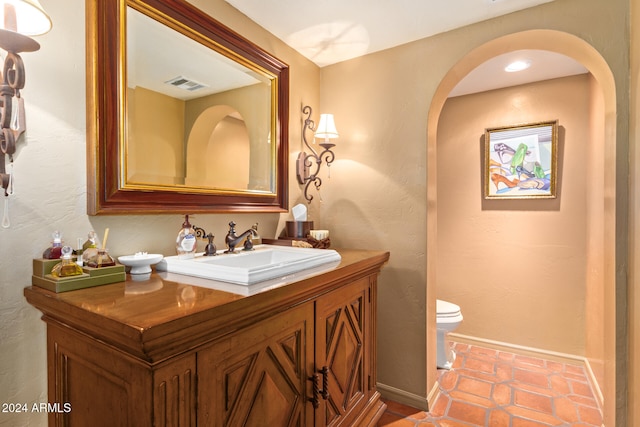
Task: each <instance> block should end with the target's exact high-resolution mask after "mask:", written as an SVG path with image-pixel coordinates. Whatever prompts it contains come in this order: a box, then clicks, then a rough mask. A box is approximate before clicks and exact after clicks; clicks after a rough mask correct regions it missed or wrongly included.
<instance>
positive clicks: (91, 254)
mask: <svg viewBox="0 0 640 427" xmlns="http://www.w3.org/2000/svg"><path fill="white" fill-rule="evenodd" d="M97 240H98V236H97V235H96V232H95V231H93V230H91V231H90V232H89V234H88V236H87V241H86V242H84V243H83V244H82V260H83V261H84V263H85V264H87V265H89V264H88V261H89V260H95V259H96V258H97V256H98V244H97V243H96V242H97Z"/></svg>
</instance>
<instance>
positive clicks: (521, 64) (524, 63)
mask: <svg viewBox="0 0 640 427" xmlns="http://www.w3.org/2000/svg"><path fill="white" fill-rule="evenodd" d="M529 67H531V61H529V60H518V61H513V62H511V63H510V64H509V65H507V66H506V67H504V70H505V71H506V72H507V73H515V72H518V71H523V70H526V69H527V68H529Z"/></svg>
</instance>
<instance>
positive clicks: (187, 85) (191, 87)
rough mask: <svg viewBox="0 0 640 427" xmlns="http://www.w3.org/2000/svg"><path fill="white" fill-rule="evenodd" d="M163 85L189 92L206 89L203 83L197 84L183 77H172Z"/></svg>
mask: <svg viewBox="0 0 640 427" xmlns="http://www.w3.org/2000/svg"><path fill="white" fill-rule="evenodd" d="M165 83H166V84H169V85H171V86H175V87H179V88H180V89H184V90H188V91H190V92H193V91H196V90H198V89H202V88H204V87H208V86H207V85H206V84H204V83H199V82H197V81H195V80H192V79H189V78H187V77H184V76H178V77H174V78H172V79H171V80H167V81H166V82H165Z"/></svg>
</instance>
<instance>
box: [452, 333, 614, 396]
mask: <svg viewBox="0 0 640 427" xmlns="http://www.w3.org/2000/svg"><path fill="white" fill-rule="evenodd" d="M449 339H450V340H452V341H455V342H459V343H463V344H471V345H478V346H480V347H485V348H493V349H496V350H502V351H507V352H510V353H516V354H520V355H523V356H532V357H539V358H543V359H547V360H554V361H556V362H562V363H568V364H573V365H582V366H584V368H585V371H586V373H587V376H588V377H589V381H590V382H591V385H592V388H593V395H594V397H595V398H596V400H597V401H598V404H599V405H600V407H601V408H602V405H603V401H604V398H603V395H602V390H601V389H600V384H598V381H597V379H596V377H595V375H594V373H593V370H592V369H591V364H590V363H589V359H587V358H586V357H584V356H576V355H575V354H568V353H560V352H557V351H551V350H543V349H540V348H535V347H527V346H523V345H518V344H510V343H506V342H502V341H494V340H489V339H486V338H478V337H473V336H470V335H462V334H458V333H455V332H450V333H449Z"/></svg>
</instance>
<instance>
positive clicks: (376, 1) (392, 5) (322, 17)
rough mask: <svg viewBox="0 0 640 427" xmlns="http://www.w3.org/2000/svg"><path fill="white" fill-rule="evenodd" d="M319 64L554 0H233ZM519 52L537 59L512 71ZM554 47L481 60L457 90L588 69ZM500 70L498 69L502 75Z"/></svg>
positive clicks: (230, 0)
mask: <svg viewBox="0 0 640 427" xmlns="http://www.w3.org/2000/svg"><path fill="white" fill-rule="evenodd" d="M226 1H227V3H229V4H231V5H232V6H233V7H235V8H236V9H238V10H239V11H240V12H242V13H244V14H245V15H247V16H248V17H249V18H250V19H251V20H253V21H255V22H256V23H258V24H259V25H260V26H262V27H264V28H265V29H267V30H268V31H269V32H271V33H272V34H274V35H275V36H276V37H278V38H280V39H281V40H283V41H284V42H285V43H287V44H288V45H290V46H291V47H292V48H294V49H295V50H297V51H298V52H299V53H300V54H302V55H304V56H305V57H307V58H308V59H310V60H311V61H313V62H314V63H316V64H317V65H318V66H320V67H324V66H327V65H331V64H335V63H337V62H341V61H345V60H348V59H352V58H356V57H359V56H363V55H366V54H369V53H373V52H377V51H380V50H384V49H388V48H392V47H395V46H399V45H401V44H405V43H409V42H411V41H415V40H419V39H422V38H425V37H429V36H433V35H435V34H438V33H443V32H446V31H450V30H453V29H456V28H460V27H463V26H466V25H469V24H473V23H476V22H480V21H484V20H487V19H490V18H494V17H498V16H501V15H505V14H508V13H512V12H516V11H518V10H522V9H527V8H529V7H533V6H537V5H540V4H542V3H549V2H551V1H554V0H444V1H438V2H436V1H429V0H315V1H301V0H262V1H255V0H226ZM513 59H527V60H529V61H531V67H530V68H529V69H527V70H525V71H522V72H518V73H506V72H504V67H505V66H506V65H507V64H508V63H509V62H510V61H511V60H513ZM586 72H587V70H586V69H585V68H584V67H582V66H581V65H580V64H578V63H577V62H575V61H573V60H572V59H570V58H568V57H566V56H563V55H559V54H555V53H552V52H548V51H539V50H528V51H516V52H511V53H509V54H505V55H501V56H499V57H496V58H493V59H492V60H490V61H487V62H486V63H484V64H482V65H480V66H479V67H478V68H476V69H475V70H474V71H472V72H471V73H470V74H468V75H467V76H466V77H465V78H464V79H463V80H462V81H461V82H460V83H459V84H458V86H457V87H456V88H455V89H454V90H453V91H452V92H451V94H450V96H459V95H465V94H470V93H475V92H482V91H485V90H491V89H498V88H501V87H508V86H513V85H518V84H524V83H529V82H534V81H540V80H546V79H550V78H557V77H563V76H568V75H574V74H581V73H586ZM497 76H499V77H497Z"/></svg>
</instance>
